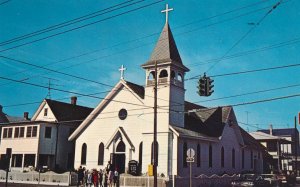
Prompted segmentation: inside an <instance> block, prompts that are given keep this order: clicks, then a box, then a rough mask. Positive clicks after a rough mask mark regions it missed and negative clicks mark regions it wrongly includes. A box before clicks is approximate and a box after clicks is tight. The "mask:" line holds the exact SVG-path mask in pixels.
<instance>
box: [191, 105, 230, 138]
mask: <svg viewBox="0 0 300 187" xmlns="http://www.w3.org/2000/svg"><path fill="white" fill-rule="evenodd" d="M230 109H231V108H230V107H217V108H200V109H196V110H194V111H190V112H188V113H187V114H186V115H185V128H186V129H189V130H193V131H196V132H201V133H203V134H206V135H208V136H212V137H220V136H221V135H222V133H223V129H224V126H225V123H226V121H227V116H228V113H229V110H230Z"/></svg>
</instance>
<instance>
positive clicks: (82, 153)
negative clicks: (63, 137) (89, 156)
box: [81, 143, 87, 165]
mask: <svg viewBox="0 0 300 187" xmlns="http://www.w3.org/2000/svg"><path fill="white" fill-rule="evenodd" d="M86 152H87V146H86V143H84V144H82V147H81V164H82V165H86Z"/></svg>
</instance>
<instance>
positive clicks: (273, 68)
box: [186, 63, 300, 80]
mask: <svg viewBox="0 0 300 187" xmlns="http://www.w3.org/2000/svg"><path fill="white" fill-rule="evenodd" d="M297 66H300V63H297V64H289V65H284V66H275V67H269V68H261V69H254V70H247V71H238V72H232V73H223V74H219V75H212V76H210V77H224V76H231V75H239V74H246V73H254V72H261V71H270V70H276V69H284V68H291V67H297ZM200 76H201V75H197V76H194V77H191V78H189V79H186V80H192V79H197V78H199V77H200Z"/></svg>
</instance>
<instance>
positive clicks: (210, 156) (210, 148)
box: [208, 145, 213, 168]
mask: <svg viewBox="0 0 300 187" xmlns="http://www.w3.org/2000/svg"><path fill="white" fill-rule="evenodd" d="M212 154H213V152H212V146H211V145H209V150H208V167H210V168H211V167H212V165H213V162H212Z"/></svg>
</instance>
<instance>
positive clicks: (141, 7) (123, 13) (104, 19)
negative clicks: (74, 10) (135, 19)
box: [0, 0, 164, 52]
mask: <svg viewBox="0 0 300 187" xmlns="http://www.w3.org/2000/svg"><path fill="white" fill-rule="evenodd" d="M162 1H164V0H159V1H156V2H153V3H149V4H147V5H143V6H140V7H137V8H134V9H131V10H128V11H124V12H122V13H119V14H116V15H113V16H109V17H107V18H103V19H101V20H98V21H94V22H91V23H88V24H84V25H81V26H78V27H74V28H72V29H68V30H65V31H62V32H58V33H55V34H52V35H49V36H46V37H43V38H39V39H36V40H33V41H30V42H26V43H23V44H20V45H16V46H13V47H10V48H7V49H3V50H0V52H5V51H9V50H12V49H16V48H19V47H22V46H25V45H28V44H32V43H35V42H38V41H42V40H45V39H49V38H52V37H55V36H58V35H61V34H65V33H68V32H71V31H74V30H78V29H81V28H84V27H87V26H90V25H94V24H97V23H100V22H103V21H106V20H109V19H112V18H115V17H119V16H122V15H125V14H128V13H131V12H134V11H137V10H140V9H143V8H146V7H149V6H152V5H155V4H157V3H160V2H162Z"/></svg>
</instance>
